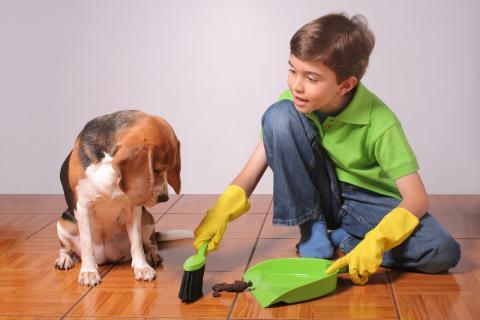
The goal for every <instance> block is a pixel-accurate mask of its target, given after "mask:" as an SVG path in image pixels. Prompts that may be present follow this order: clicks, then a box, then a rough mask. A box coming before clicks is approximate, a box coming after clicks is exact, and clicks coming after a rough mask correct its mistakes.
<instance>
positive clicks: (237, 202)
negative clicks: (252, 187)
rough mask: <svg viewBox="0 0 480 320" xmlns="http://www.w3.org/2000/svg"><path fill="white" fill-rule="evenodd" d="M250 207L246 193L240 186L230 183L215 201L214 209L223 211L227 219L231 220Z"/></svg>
mask: <svg viewBox="0 0 480 320" xmlns="http://www.w3.org/2000/svg"><path fill="white" fill-rule="evenodd" d="M249 209H250V202H249V201H248V197H247V193H246V192H245V190H243V188H242V187H239V186H237V185H234V184H231V185H229V186H228V187H227V188H226V189H225V191H223V193H222V195H221V196H220V198H219V199H218V201H217V204H216V205H215V210H219V212H225V214H226V215H227V216H228V221H233V220H235V219H237V218H238V217H240V216H241V215H242V214H244V213H245V212H247V211H248V210H249Z"/></svg>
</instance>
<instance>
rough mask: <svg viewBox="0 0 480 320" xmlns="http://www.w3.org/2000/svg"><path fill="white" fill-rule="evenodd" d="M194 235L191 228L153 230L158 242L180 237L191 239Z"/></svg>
mask: <svg viewBox="0 0 480 320" xmlns="http://www.w3.org/2000/svg"><path fill="white" fill-rule="evenodd" d="M193 237H194V235H193V231H192V230H187V229H178V230H167V231H162V232H155V240H156V241H157V243H158V242H162V241H172V240H180V239H192V238H193Z"/></svg>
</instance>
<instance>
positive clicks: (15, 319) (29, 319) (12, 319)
mask: <svg viewBox="0 0 480 320" xmlns="http://www.w3.org/2000/svg"><path fill="white" fill-rule="evenodd" d="M59 319H61V317H42V316H1V315H0V320H59Z"/></svg>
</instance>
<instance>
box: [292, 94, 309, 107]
mask: <svg viewBox="0 0 480 320" xmlns="http://www.w3.org/2000/svg"><path fill="white" fill-rule="evenodd" d="M293 99H294V102H295V104H296V105H297V106H302V105H304V104H306V103H307V102H308V100H307V99H302V98H300V97H299V96H295V95H294V96H293Z"/></svg>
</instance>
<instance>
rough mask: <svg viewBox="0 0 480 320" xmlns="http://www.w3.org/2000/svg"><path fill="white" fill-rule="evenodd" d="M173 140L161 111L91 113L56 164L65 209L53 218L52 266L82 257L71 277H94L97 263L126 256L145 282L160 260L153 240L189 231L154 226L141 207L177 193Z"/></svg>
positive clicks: (93, 280)
mask: <svg viewBox="0 0 480 320" xmlns="http://www.w3.org/2000/svg"><path fill="white" fill-rule="evenodd" d="M180 165H181V161H180V142H179V141H178V140H177V137H176V135H175V133H174V131H173V129H172V128H171V127H170V125H169V124H168V123H167V122H166V121H165V120H164V119H162V118H160V117H157V116H152V115H148V114H145V113H143V112H140V111H119V112H115V113H111V114H107V115H104V116H101V117H97V118H95V119H93V120H91V121H90V122H88V123H87V124H86V126H85V127H84V129H83V130H82V131H81V132H80V134H79V135H78V137H77V139H76V140H75V144H74V146H73V149H72V151H71V152H70V154H69V155H68V157H67V158H66V159H65V162H64V163H63V165H62V168H61V171H60V180H61V182H62V186H63V190H64V194H65V200H66V202H67V205H68V208H67V209H66V210H65V211H64V212H63V214H62V217H61V218H60V219H59V221H58V223H57V234H58V239H59V241H60V247H61V248H60V256H59V258H58V259H57V260H56V261H55V267H56V268H57V269H64V270H66V269H71V268H72V267H73V265H74V258H75V257H79V258H80V259H81V262H82V266H81V269H80V274H79V276H78V282H79V283H80V284H82V285H90V286H95V285H97V284H98V283H99V282H100V274H99V272H98V265H100V264H103V263H108V262H117V261H126V260H129V259H132V268H133V271H134V275H135V279H137V280H145V281H151V280H153V279H154V278H155V270H154V269H153V267H155V266H157V265H158V264H160V263H162V260H163V259H162V257H161V255H160V254H159V251H158V243H157V242H158V241H159V240H174V239H181V238H191V237H193V233H192V232H191V231H189V230H172V231H167V232H165V233H164V232H162V234H159V233H158V232H155V221H154V219H153V216H152V215H151V214H150V213H149V212H148V211H147V210H146V208H145V207H150V206H153V205H155V204H157V203H158V202H164V201H167V200H168V185H170V186H171V187H172V188H173V189H174V191H175V192H176V193H177V194H178V193H179V192H180V186H181V181H180Z"/></svg>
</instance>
